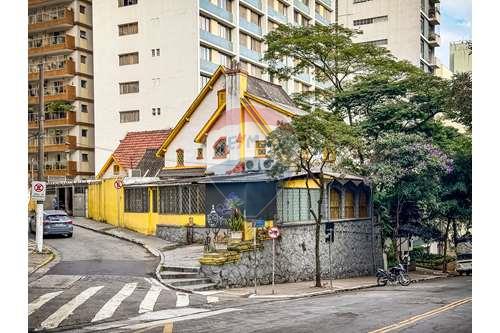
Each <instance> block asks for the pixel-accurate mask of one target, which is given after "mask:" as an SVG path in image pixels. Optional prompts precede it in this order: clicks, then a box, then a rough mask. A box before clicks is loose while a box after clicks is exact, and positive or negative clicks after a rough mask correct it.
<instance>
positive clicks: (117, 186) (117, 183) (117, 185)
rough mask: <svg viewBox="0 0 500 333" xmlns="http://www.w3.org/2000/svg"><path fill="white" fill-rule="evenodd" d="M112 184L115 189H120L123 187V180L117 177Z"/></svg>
mask: <svg viewBox="0 0 500 333" xmlns="http://www.w3.org/2000/svg"><path fill="white" fill-rule="evenodd" d="M113 185H114V186H115V188H116V189H117V190H119V189H121V188H122V187H123V182H122V181H121V180H119V179H117V180H115V182H114V184H113Z"/></svg>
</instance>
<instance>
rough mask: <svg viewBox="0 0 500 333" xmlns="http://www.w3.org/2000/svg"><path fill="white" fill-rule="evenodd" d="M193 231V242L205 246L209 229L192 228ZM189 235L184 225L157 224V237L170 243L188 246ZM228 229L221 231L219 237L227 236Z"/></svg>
mask: <svg viewBox="0 0 500 333" xmlns="http://www.w3.org/2000/svg"><path fill="white" fill-rule="evenodd" d="M192 230H193V241H194V243H199V244H203V243H204V242H205V237H206V236H207V233H208V231H209V228H205V227H198V226H194V227H192ZM187 233H188V227H187V226H182V225H170V224H157V225H156V237H159V238H162V239H164V240H167V241H169V242H173V243H178V244H187V243H188V239H187ZM227 233H228V230H227V229H221V230H220V232H219V235H223V234H227Z"/></svg>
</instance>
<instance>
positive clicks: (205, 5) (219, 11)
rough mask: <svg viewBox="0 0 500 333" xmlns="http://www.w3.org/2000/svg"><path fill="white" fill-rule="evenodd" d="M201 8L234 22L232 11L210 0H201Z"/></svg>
mask: <svg viewBox="0 0 500 333" xmlns="http://www.w3.org/2000/svg"><path fill="white" fill-rule="evenodd" d="M200 9H202V10H204V11H206V12H208V13H210V14H212V15H215V16H217V17H220V18H222V19H224V20H226V21H228V22H231V23H233V14H232V13H231V12H228V11H227V10H225V9H224V8H221V7H219V6H216V5H214V4H213V3H211V2H210V1H209V0H200Z"/></svg>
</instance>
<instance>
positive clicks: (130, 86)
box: [120, 81, 139, 95]
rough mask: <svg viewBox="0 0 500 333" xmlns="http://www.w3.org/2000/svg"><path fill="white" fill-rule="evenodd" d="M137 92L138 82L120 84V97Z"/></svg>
mask: <svg viewBox="0 0 500 333" xmlns="http://www.w3.org/2000/svg"><path fill="white" fill-rule="evenodd" d="M138 92H139V81H133V82H121V83H120V95H123V94H133V93H138Z"/></svg>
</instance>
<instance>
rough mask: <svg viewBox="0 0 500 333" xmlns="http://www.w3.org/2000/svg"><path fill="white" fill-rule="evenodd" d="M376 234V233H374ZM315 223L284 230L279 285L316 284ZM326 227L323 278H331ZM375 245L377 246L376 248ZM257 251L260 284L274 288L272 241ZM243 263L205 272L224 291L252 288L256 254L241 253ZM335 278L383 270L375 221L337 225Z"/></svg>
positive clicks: (278, 257)
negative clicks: (272, 285)
mask: <svg viewBox="0 0 500 333" xmlns="http://www.w3.org/2000/svg"><path fill="white" fill-rule="evenodd" d="M372 231H373V232H372ZM314 235H315V225H314V223H311V222H309V223H300V224H288V225H284V226H282V228H281V236H280V238H278V239H277V240H276V241H275V242H276V261H275V265H276V266H275V267H276V271H275V280H276V283H283V282H297V281H307V280H313V279H314V278H315V255H314V244H315V243H314V237H315V236H314ZM325 237H326V236H325V227H324V225H322V226H321V235H320V240H321V241H320V253H321V255H320V260H321V274H322V277H323V278H328V276H329V275H328V274H329V260H328V243H327V242H325ZM372 244H373V246H372ZM263 245H264V246H263V248H262V249H261V250H258V251H257V277H258V283H259V284H270V283H271V276H272V241H270V240H267V241H264V242H263ZM240 255H241V259H240V260H239V261H238V262H235V263H226V264H223V265H202V266H201V271H202V272H203V273H204V274H205V275H206V276H208V277H210V278H211V279H212V280H214V281H215V282H217V283H218V284H219V286H221V287H228V286H229V287H243V286H252V285H253V279H254V252H253V251H250V252H242V253H240ZM332 258H333V276H334V278H348V277H356V276H365V275H374V274H375V270H376V269H377V268H379V267H383V259H382V244H381V240H380V231H379V229H378V228H377V227H373V228H372V222H371V220H366V219H365V220H351V221H341V222H335V241H334V243H333V245H332Z"/></svg>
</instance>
